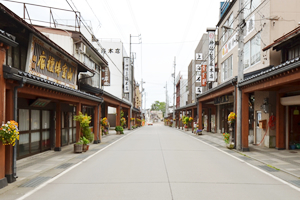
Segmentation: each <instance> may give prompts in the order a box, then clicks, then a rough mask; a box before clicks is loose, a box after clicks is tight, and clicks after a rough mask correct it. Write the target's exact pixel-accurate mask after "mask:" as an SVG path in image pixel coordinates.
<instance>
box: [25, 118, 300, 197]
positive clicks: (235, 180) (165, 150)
mask: <svg viewBox="0 0 300 200" xmlns="http://www.w3.org/2000/svg"><path fill="white" fill-rule="evenodd" d="M95 153H96V154H94V155H93V156H92V157H90V158H87V159H86V160H85V161H83V162H81V163H79V164H78V165H75V166H73V167H71V168H69V169H68V170H67V171H66V172H65V173H63V174H62V175H60V176H57V177H54V178H53V179H50V180H49V181H48V182H46V183H47V184H45V185H44V186H43V187H38V188H36V189H35V190H33V191H31V192H30V193H28V194H27V195H26V196H23V197H21V198H20V199H30V200H35V199H36V200H40V199H43V200H47V199H56V200H59V199H113V200H117V199H138V200H145V199H155V200H158V199H162V200H168V199H178V200H190V199H222V200H224V199H243V200H246V199H263V200H266V199H272V200H276V199H278V200H281V199H286V198H287V197H288V199H299V198H300V190H299V189H297V188H293V187H291V186H290V185H288V184H285V183H284V182H282V181H280V180H276V179H275V178H273V177H271V176H269V175H267V174H266V173H264V172H262V171H260V170H258V169H257V168H255V167H252V166H250V165H249V164H247V163H246V162H245V161H242V160H239V159H236V158H234V157H233V156H231V155H230V154H228V153H226V152H224V151H221V150H219V149H217V148H216V147H213V146H211V145H209V144H207V143H204V142H203V141H200V140H198V139H196V138H193V137H191V136H189V135H187V134H185V133H184V132H182V131H179V130H177V129H174V128H170V127H166V126H163V125H162V124H157V123H155V124H154V125H153V126H146V127H143V128H140V129H137V130H135V131H133V132H131V133H130V134H128V135H126V136H125V137H123V138H121V139H120V140H118V141H117V142H116V143H113V144H111V145H110V146H108V147H107V148H105V149H102V150H100V151H98V152H95Z"/></svg>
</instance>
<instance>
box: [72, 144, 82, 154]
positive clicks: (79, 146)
mask: <svg viewBox="0 0 300 200" xmlns="http://www.w3.org/2000/svg"><path fill="white" fill-rule="evenodd" d="M82 146H83V144H74V153H82V149H83V147H82Z"/></svg>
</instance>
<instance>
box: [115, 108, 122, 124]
mask: <svg viewBox="0 0 300 200" xmlns="http://www.w3.org/2000/svg"><path fill="white" fill-rule="evenodd" d="M120 120H121V106H117V115H116V126H120Z"/></svg>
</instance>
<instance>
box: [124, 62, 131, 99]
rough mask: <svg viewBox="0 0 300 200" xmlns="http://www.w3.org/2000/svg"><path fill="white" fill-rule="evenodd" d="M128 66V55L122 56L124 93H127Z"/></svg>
mask: <svg viewBox="0 0 300 200" xmlns="http://www.w3.org/2000/svg"><path fill="white" fill-rule="evenodd" d="M129 68H130V58H129V57H125V58H124V70H123V73H124V74H123V75H124V93H125V94H128V93H129V89H130V87H129V85H130V84H129V81H130V78H129V74H130V73H129Z"/></svg>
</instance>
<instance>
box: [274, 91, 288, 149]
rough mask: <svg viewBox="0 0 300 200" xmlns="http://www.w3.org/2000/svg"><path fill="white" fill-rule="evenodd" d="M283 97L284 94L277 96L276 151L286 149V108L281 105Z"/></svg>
mask: <svg viewBox="0 0 300 200" xmlns="http://www.w3.org/2000/svg"><path fill="white" fill-rule="evenodd" d="M281 97H283V94H280V93H278V94H277V95H276V149H278V150H283V149H285V148H286V147H285V131H284V128H285V127H284V122H285V120H284V119H285V112H284V106H283V105H281V103H280V99H281Z"/></svg>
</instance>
